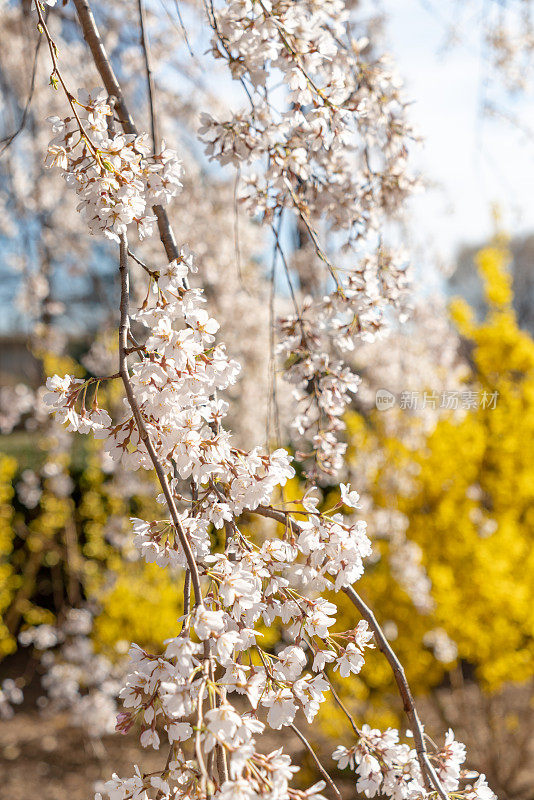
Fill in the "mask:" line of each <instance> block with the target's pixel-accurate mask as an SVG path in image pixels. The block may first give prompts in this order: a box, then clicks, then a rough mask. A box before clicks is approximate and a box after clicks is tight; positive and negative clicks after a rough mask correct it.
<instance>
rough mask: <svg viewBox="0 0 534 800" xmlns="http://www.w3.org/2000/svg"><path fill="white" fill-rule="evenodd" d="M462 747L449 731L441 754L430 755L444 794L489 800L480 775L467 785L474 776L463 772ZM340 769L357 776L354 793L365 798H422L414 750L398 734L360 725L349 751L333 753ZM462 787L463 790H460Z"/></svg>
mask: <svg viewBox="0 0 534 800" xmlns="http://www.w3.org/2000/svg"><path fill="white" fill-rule="evenodd" d="M465 757H466V753H465V745H463V744H462V743H461V742H457V741H456V740H455V738H454V733H453V731H452V730H449V731H448V732H447V734H446V736H445V743H444V746H443V748H442V749H441V750H439V751H438V750H437V749H436V752H435V753H433V754H432V756H431V757H430V758H431V761H432V762H433V764H434V767H435V770H436V774H437V775H438V777H439V779H440V781H441V785H442V786H443V788H444V790H445V791H447V792H452V793H454V795H455V796H463V797H465V798H469V800H471V799H472V800H474V799H475V798H478V800H492V798H494V797H495V795H494V794H493V792H492V791H491V789H490V788H489V787H488V785H487V782H486V779H485V776H484V775H479V776H475V777H477V780H476V782H475V783H474V784H467V780H468V779H469V778H473V774H472V773H469V772H468V771H466V770H462V764H463V763H464V761H465ZM333 758H334V760H335V761H337V762H338V766H339V768H340V769H345V768H346V767H349V768H350V769H351V770H354V772H355V773H356V774H357V776H358V780H357V783H356V789H357V791H358V792H362V793H363V794H364V795H365V796H366V797H375V796H376V795H379V796H382V797H384V796H385V797H392V798H394V800H405V799H406V798H420V797H423V796H424V795H425V786H424V780H423V778H422V775H421V768H420V764H419V761H418V759H417V753H416V750H415V749H414V748H412V747H410V746H409V745H408V744H405V743H402V742H400V741H399V734H398V731H396V730H394V729H392V728H388V729H387V730H386V731H380V730H377V729H371V727H370V726H369V725H363V726H362V730H361V736H360V741H359V742H358V744H356V745H354V746H352V747H344V746H343V745H340V746H339V747H337V748H336V750H335V751H334V753H333ZM461 786H462V788H460V787H461Z"/></svg>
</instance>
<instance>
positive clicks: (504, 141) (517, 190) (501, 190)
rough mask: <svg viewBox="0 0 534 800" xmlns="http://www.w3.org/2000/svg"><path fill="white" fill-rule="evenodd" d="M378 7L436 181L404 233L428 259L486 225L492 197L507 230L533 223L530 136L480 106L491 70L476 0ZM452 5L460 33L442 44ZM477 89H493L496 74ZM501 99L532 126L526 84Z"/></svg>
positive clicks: (423, 156)
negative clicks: (521, 92)
mask: <svg viewBox="0 0 534 800" xmlns="http://www.w3.org/2000/svg"><path fill="white" fill-rule="evenodd" d="M383 7H384V9H385V11H386V13H387V15H388V17H389V21H388V24H387V28H386V31H387V39H388V47H389V50H390V51H391V52H392V53H393V55H394V56H395V59H396V62H397V65H398V69H399V72H400V74H401V76H402V77H403V79H404V81H405V86H406V94H407V95H408V96H409V97H410V98H411V99H413V101H414V104H413V106H412V111H411V113H412V119H413V121H414V122H415V124H416V125H417V127H418V129H419V131H420V132H421V134H422V135H423V136H424V137H425V143H424V146H423V148H422V149H421V150H420V152H418V153H417V154H416V157H415V161H416V163H417V166H418V167H419V168H420V169H421V170H422V172H423V173H424V174H425V175H426V177H427V178H428V179H429V180H431V181H434V182H435V183H436V184H437V185H436V186H435V188H432V189H431V190H429V191H426V192H425V193H424V194H423V195H422V196H419V197H417V198H416V199H415V201H414V202H413V204H412V220H411V226H410V228H411V236H413V239H414V242H413V243H414V244H415V245H416V247H417V246H418V247H419V248H420V250H421V256H422V258H423V259H424V260H425V261H427V259H429V257H430V259H429V260H433V259H432V256H431V254H432V252H433V251H434V252H435V253H436V254H439V256H441V257H445V258H451V257H453V255H454V252H455V250H456V248H457V246H458V244H460V243H464V242H467V243H473V242H478V241H480V240H481V239H482V238H484V237H487V236H488V235H490V234H491V231H492V222H491V205H492V203H494V202H498V203H499V205H500V208H501V210H502V212H503V218H504V222H505V225H506V228H507V230H508V231H509V232H510V233H512V234H514V233H519V232H525V231H531V232H534V199H533V192H534V144H532V143H529V142H528V141H527V140H526V139H525V137H524V136H522V135H521V134H519V133H518V132H517V130H516V129H514V128H513V127H511V126H510V125H509V123H507V122H499V121H495V120H493V119H488V118H487V117H486V118H482V117H481V114H480V106H481V96H482V91H483V90H482V86H483V83H484V80H485V79H486V80H487V79H488V78H489V77H490V76H489V73H488V70H487V68H486V67H485V66H484V59H483V58H482V57H481V45H480V24H479V20H478V19H477V16H476V12H477V8H476V7H477V3H476V2H475V0H473V2H471V3H470V8H469V11H468V12H466V9H467V8H468V5H467V3H465V5H464V6H460V7H459V6H457V4H456V3H455V2H454V1H453V0H447V2H441V3H435V2H431V0H383ZM429 7H431V8H435V9H436V13H433V12H432V11H431V10H429ZM455 9H460V10H459V12H458V13H461V14H462V15H463V25H462V28H461V36H462V41H461V42H460V43H459V44H457V45H456V46H453V47H451V48H444V47H443V45H444V43H445V41H446V40H447V25H446V24H444V19H445V17H446V14H447V13H448V14H449V17H451V12H453V11H454V10H455ZM479 10H480V8H479ZM485 92H486V95H487V96H489V97H491V98H492V99H496V98H498V96H499V91H498V90H497V89H496V88H495V84H494V83H491V84H490V85H489V86H488V88H487V89H486V90H485ZM501 96H502V92H501ZM505 102H506V103H507V104H508V107H510V108H512V109H513V112H514V114H515V115H516V116H518V117H519V118H520V119H521V122H522V124H524V125H526V126H528V127H529V128H532V129H533V130H534V99H533V96H532V93H531V94H530V95H529V96H522V97H521V98H518V99H516V100H511V99H510V98H506V99H505ZM533 141H534V140H533ZM423 253H424V255H423Z"/></svg>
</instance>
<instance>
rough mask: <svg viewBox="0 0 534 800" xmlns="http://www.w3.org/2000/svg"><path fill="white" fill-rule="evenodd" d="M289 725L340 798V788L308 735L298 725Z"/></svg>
mask: <svg viewBox="0 0 534 800" xmlns="http://www.w3.org/2000/svg"><path fill="white" fill-rule="evenodd" d="M289 727H290V728H291V730H292V731H293V732H294V733H296V734H297V736H298V737H299V739H300V741H301V742H302V744H303V745H304V747H305V748H306V750H307V751H308V753H309V754H310V755H311V757H312V758H313V760H314V761H315V764H316V766H317V769H318V770H319V772H320V773H321V775H322V776H323V778H324V779H325V780H326V781H327V783H328V784H329V785H330V787H331V788H332V790H333V791H334V793H335V794H336V795H337V797H339V798H340V797H341V792H340V791H339V789H338V788H337V786H336V784H335V783H334V781H333V780H332V778H331V777H330V775H329V774H328V772H327V771H326V770H325V768H324V767H323V765H322V764H321V762H320V761H319V759H318V757H317V755H316V753H315V751H314V749H313V747H312V746H311V744H310V743H309V741H308V740H307V739H306V737H305V736H304V734H303V733H301V732H300V731H299V729H298V728H297V726H296V725H290V726H289Z"/></svg>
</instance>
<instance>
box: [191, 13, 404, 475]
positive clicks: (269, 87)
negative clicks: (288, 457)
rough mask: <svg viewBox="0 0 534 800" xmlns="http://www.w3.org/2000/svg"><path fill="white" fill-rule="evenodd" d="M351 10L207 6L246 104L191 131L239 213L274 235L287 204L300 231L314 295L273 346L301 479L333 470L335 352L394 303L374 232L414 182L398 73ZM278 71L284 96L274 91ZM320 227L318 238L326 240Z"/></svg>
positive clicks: (340, 407)
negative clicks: (232, 171)
mask: <svg viewBox="0 0 534 800" xmlns="http://www.w3.org/2000/svg"><path fill="white" fill-rule="evenodd" d="M349 8H350V4H347V3H345V2H344V1H343V0H332V1H331V2H330V1H328V2H326V1H325V0H321V2H311V3H310V2H308V1H307V0H306V1H304V0H297V1H296V2H295V0H293V1H292V2H288V0H274V1H271V0H269V2H262V0H257V1H255V2H248V0H242V1H240V2H228V3H224V4H222V5H221V6H217V7H216V8H215V9H214V10H213V13H212V14H211V15H210V24H211V26H212V28H213V31H214V34H213V53H214V55H215V57H216V58H218V59H224V60H225V61H226V63H227V66H228V68H229V70H230V72H231V74H232V76H233V77H234V78H235V79H239V80H240V81H241V83H242V84H243V86H244V87H245V89H246V92H247V97H248V101H249V103H250V105H251V108H250V107H247V108H246V109H245V110H243V111H240V112H237V113H235V114H233V116H232V117H231V118H226V119H222V120H220V119H215V118H213V117H212V116H210V115H207V114H205V115H204V116H203V118H202V126H201V128H200V135H201V136H202V137H203V139H204V141H205V142H206V147H207V152H208V155H209V156H210V158H212V159H216V160H218V161H219V162H220V163H221V164H222V165H226V164H233V165H234V166H235V167H237V168H238V169H239V174H240V175H242V176H243V183H244V189H243V191H242V194H241V199H242V202H243V204H244V206H245V207H246V208H247V209H248V210H249V211H250V213H251V214H253V215H260V216H261V217H262V220H263V222H264V223H267V224H268V225H270V226H271V227H272V229H273V230H275V235H276V236H277V237H278V231H277V226H278V225H279V224H280V223H281V218H282V215H283V213H284V211H285V210H291V211H292V212H293V214H294V216H295V217H296V220H297V224H298V225H299V226H300V228H301V229H302V230H303V231H304V240H305V241H306V242H307V246H305V247H304V250H303V253H304V254H305V255H306V256H307V265H305V266H304V267H303V269H304V273H305V275H306V276H307V275H309V274H310V273H315V274H314V279H313V281H312V282H313V283H314V284H315V287H316V292H315V293H314V294H315V296H314V298H313V299H311V298H307V297H304V298H303V306H302V308H301V309H299V308H295V313H294V314H293V315H292V316H291V317H285V318H284V319H282V320H281V322H280V328H279V333H280V340H281V341H280V347H279V354H280V355H281V357H282V364H283V365H284V366H283V369H284V371H286V370H287V374H286V375H285V377H286V378H287V380H289V382H290V383H292V384H293V385H295V387H296V389H295V392H296V397H297V399H298V400H299V401H300V404H301V413H299V415H298V417H297V420H296V424H295V431H296V432H297V435H298V437H300V438H302V439H303V440H305V446H304V447H303V449H302V452H301V451H299V453H298V458H299V460H300V458H301V457H302V458H303V459H304V461H305V462H306V463H305V468H306V471H307V474H308V476H309V477H310V479H311V480H317V479H319V478H321V477H323V478H326V476H332V475H335V474H336V473H338V472H339V471H340V469H341V466H342V463H343V454H344V451H345V446H344V444H343V443H341V442H339V441H338V439H339V435H340V431H342V430H343V423H342V420H341V417H342V414H343V411H344V410H345V408H346V406H347V404H348V402H349V400H350V394H351V392H354V391H355V388H356V385H357V381H356V380H355V378H354V377H353V376H351V375H350V372H349V370H348V369H347V367H346V366H344V365H343V362H342V361H340V360H339V357H338V355H336V354H335V351H336V350H337V351H338V352H341V353H343V352H345V353H346V352H347V350H352V349H353V348H354V342H355V340H357V339H358V338H361V337H363V338H365V337H369V336H372V335H374V334H375V333H376V332H377V331H378V330H380V329H381V327H382V326H383V325H384V322H385V316H384V309H385V308H386V307H387V306H388V305H393V306H398V305H399V303H400V301H401V299H402V297H403V296H404V294H405V293H406V288H407V269H406V259H405V258H404V257H403V255H402V254H401V253H398V252H396V251H391V250H390V249H388V248H387V247H385V246H384V245H383V244H382V243H381V242H378V241H377V236H376V232H377V230H378V229H379V228H380V226H381V222H382V221H383V219H384V218H386V217H389V216H391V215H394V214H395V213H396V212H397V210H398V209H399V208H400V206H401V205H402V203H403V201H404V199H405V198H406V196H407V195H408V194H409V193H410V192H411V191H412V190H413V187H414V180H413V178H412V177H411V176H409V174H408V172H407V168H406V156H407V149H406V142H407V140H408V139H409V138H411V137H412V138H413V134H412V132H411V129H410V127H409V125H408V123H407V120H406V118H405V107H404V101H403V99H402V96H401V93H400V83H399V81H398V80H397V79H396V77H395V76H394V74H393V73H392V71H391V68H390V66H389V64H388V63H387V60H386V59H384V58H378V57H376V56H375V55H374V53H373V52H372V49H371V48H370V46H369V41H368V40H367V39H366V38H364V37H363V38H362V37H360V38H357V37H356V36H355V34H354V32H353V30H352V27H353V26H352V17H351V12H350V10H349ZM280 73H281V74H282V78H283V83H284V85H285V87H286V89H287V91H286V93H285V95H284V96H283V97H282V98H280V96H279V92H278V93H277V92H276V90H275V89H274V88H273V84H277V83H278V79H279V74H280ZM320 231H322V232H323V234H324V232H325V231H326V232H327V233H328V234H329V237H328V248H327V247H326V245H325V244H323V243H322V242H323V240H324V235H320V233H319V232H320ZM278 244H279V242H278ZM333 248H334V249H335V250H336V255H335V257H334V259H333V260H334V261H335V262H336V263H335V264H334V263H332V257H331V256H330V255H329V254H328V255H327V250H328V253H330V252H331V251H332V249H333ZM301 261H302V259H301ZM321 267H323V270H321ZM324 268H325V269H324ZM321 272H324V274H323V275H322V276H321ZM298 277H299V278H301V277H303V275H302V272H301V271H300V270H298ZM288 280H291V279H290V278H289V276H288ZM332 350H333V351H334V352H333V354H332V355H329V353H332ZM288 367H289V369H288Z"/></svg>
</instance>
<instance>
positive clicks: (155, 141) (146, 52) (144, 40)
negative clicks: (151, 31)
mask: <svg viewBox="0 0 534 800" xmlns="http://www.w3.org/2000/svg"><path fill="white" fill-rule="evenodd" d="M137 8H138V11H139V28H140V30H141V37H140V38H141V47H142V49H143V58H144V61H145V72H146V83H147V94H148V106H149V110H150V130H151V133H152V147H153V149H154V153H157V152H158V149H159V135H158V126H157V118H156V87H155V84H154V76H153V72H152V59H151V57H150V45H149V42H148V36H147V32H146V13H145V7H144V4H143V0H137Z"/></svg>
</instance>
